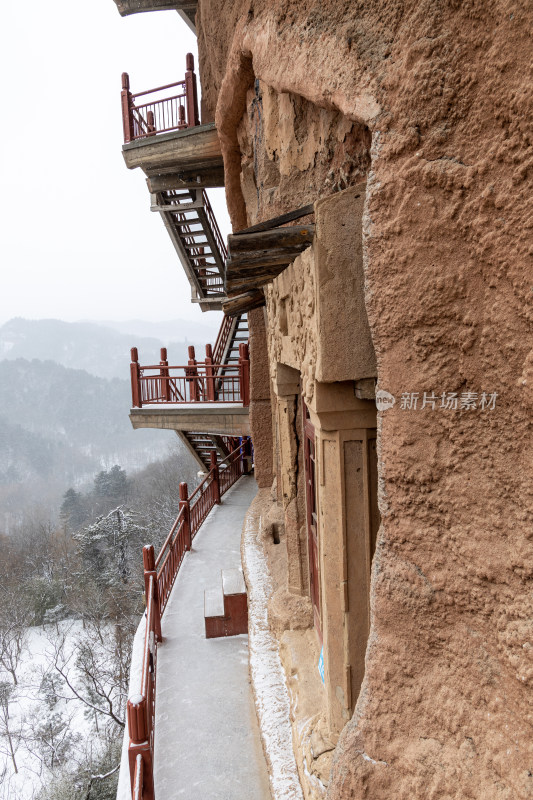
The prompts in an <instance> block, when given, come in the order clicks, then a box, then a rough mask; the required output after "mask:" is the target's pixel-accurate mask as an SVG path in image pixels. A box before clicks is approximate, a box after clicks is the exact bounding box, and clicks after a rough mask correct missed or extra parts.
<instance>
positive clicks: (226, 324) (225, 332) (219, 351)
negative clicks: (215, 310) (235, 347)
mask: <svg viewBox="0 0 533 800" xmlns="http://www.w3.org/2000/svg"><path fill="white" fill-rule="evenodd" d="M234 324H235V318H234V317H226V316H224V318H223V320H222V324H221V326H220V330H219V332H218V335H217V338H216V342H215V346H214V347H213V361H214V362H215V363H216V364H220V363H221V362H222V357H223V355H224V353H225V351H226V347H227V344H228V341H229V337H230V334H231V329H232V327H233V325H234Z"/></svg>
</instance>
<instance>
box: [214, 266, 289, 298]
mask: <svg viewBox="0 0 533 800" xmlns="http://www.w3.org/2000/svg"><path fill="white" fill-rule="evenodd" d="M282 271H283V270H282ZM278 274H279V273H278ZM275 277H276V275H269V276H263V277H262V278H261V277H257V278H249V279H248V280H246V281H242V280H241V281H237V280H235V281H228V283H227V284H226V287H225V288H226V295H227V296H228V297H235V295H238V294H243V292H248V291H252V290H253V289H261V288H262V287H263V286H266V285H267V283H270V282H271V281H272V280H273V279H274V278H275Z"/></svg>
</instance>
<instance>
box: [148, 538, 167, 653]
mask: <svg viewBox="0 0 533 800" xmlns="http://www.w3.org/2000/svg"><path fill="white" fill-rule="evenodd" d="M143 566H144V596H145V597H146V607H147V608H148V593H149V591H150V578H153V579H154V582H153V586H154V596H153V603H154V607H155V638H156V640H157V641H158V642H160V641H161V639H162V637H161V604H160V602H159V588H158V583H157V571H156V568H155V553H154V546H153V544H145V546H144V547H143Z"/></svg>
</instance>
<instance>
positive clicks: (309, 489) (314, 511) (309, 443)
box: [302, 398, 322, 641]
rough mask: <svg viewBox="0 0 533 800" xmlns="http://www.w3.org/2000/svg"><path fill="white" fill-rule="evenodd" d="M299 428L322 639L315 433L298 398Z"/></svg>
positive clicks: (312, 588) (311, 591) (312, 575)
mask: <svg viewBox="0 0 533 800" xmlns="http://www.w3.org/2000/svg"><path fill="white" fill-rule="evenodd" d="M302 431H303V440H304V471H305V509H306V515H305V516H306V527H307V554H308V569H309V594H310V597H311V603H312V606H313V617H314V622H315V628H316V631H317V633H318V636H319V638H320V641H322V621H321V602H320V548H319V538H318V496H317V474H316V434H315V426H314V425H313V423H312V422H311V419H310V416H309V411H308V408H307V406H306V404H305V402H304V400H303V398H302Z"/></svg>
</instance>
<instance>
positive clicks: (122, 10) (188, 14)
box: [115, 0, 198, 33]
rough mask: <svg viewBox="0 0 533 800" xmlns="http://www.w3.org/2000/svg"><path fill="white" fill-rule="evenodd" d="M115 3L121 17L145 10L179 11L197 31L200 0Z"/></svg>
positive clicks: (153, 0)
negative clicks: (196, 19) (197, 11)
mask: <svg viewBox="0 0 533 800" xmlns="http://www.w3.org/2000/svg"><path fill="white" fill-rule="evenodd" d="M115 5H116V7H117V8H118V12H119V14H120V16H121V17H128V16H129V15H130V14H142V13H143V12H145V11H177V12H178V14H179V15H180V17H181V18H182V19H183V20H184V21H185V23H186V24H187V25H188V27H189V28H190V29H191V30H192V31H193V33H196V24H195V18H196V10H197V8H198V0H175V1H174V2H173V3H169V2H168V0H115Z"/></svg>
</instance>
